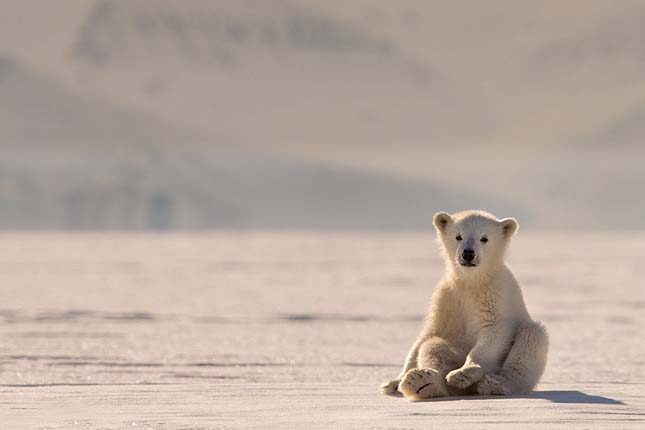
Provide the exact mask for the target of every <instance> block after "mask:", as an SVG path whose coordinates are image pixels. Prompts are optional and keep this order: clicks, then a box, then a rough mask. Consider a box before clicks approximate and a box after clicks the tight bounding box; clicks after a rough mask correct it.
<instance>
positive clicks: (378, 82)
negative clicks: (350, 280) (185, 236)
mask: <svg viewBox="0 0 645 430" xmlns="http://www.w3.org/2000/svg"><path fill="white" fill-rule="evenodd" d="M10 3H11V2H10ZM5 10H6V13H4V14H3V15H2V16H0V50H1V52H5V53H6V54H3V55H4V56H3V57H2V58H4V59H5V60H3V61H0V145H1V146H2V148H3V150H4V151H5V154H4V156H3V157H2V160H0V161H1V162H0V175H1V176H0V177H1V178H2V183H1V186H2V193H3V194H2V196H3V197H2V199H3V200H2V205H3V209H2V211H3V212H2V213H3V214H4V215H2V217H0V221H2V220H4V221H2V222H3V223H4V224H3V225H4V226H5V227H10V226H14V227H15V226H22V227H25V228H27V227H29V228H32V227H48V226H49V227H60V226H63V227H69V228H91V227H96V228H118V227H122V228H142V227H143V228H170V227H186V228H189V227H193V228H200V227H208V226H211V227H212V226H215V227H219V226H222V227H224V226H233V227H239V228H247V227H253V226H257V227H285V228H286V227H289V226H292V227H312V228H313V227H318V228H332V227H338V228H354V227H360V226H363V227H365V228H381V227H382V228H399V227H401V228H403V227H408V228H414V227H417V226H428V225H429V224H428V222H429V219H428V218H426V215H427V214H426V210H427V211H430V212H431V211H432V210H434V209H435V208H440V209H446V210H449V209H450V208H453V207H454V208H464V207H476V206H480V207H482V208H484V209H496V208H497V209H499V210H500V211H501V212H502V213H500V214H508V212H507V210H510V209H513V210H514V211H515V213H516V214H523V215H524V216H523V219H522V221H523V226H527V225H533V226H540V227H549V228H567V229H571V228H578V229H588V228H612V229H615V228H633V227H643V225H644V224H643V220H645V206H644V205H645V202H644V201H643V199H640V198H638V197H639V196H640V195H641V194H642V189H641V188H642V185H641V184H642V183H643V182H644V181H645V173H644V170H643V169H642V160H644V159H645V151H644V150H643V149H642V148H643V145H642V139H643V137H644V136H645V129H644V128H643V127H642V123H643V121H642V119H643V117H644V116H643V113H642V112H643V100H645V86H643V84H642V79H641V76H642V73H643V71H645V70H644V68H645V57H643V56H642V55H641V54H640V53H639V46H640V45H642V43H640V42H641V41H642V40H645V31H643V26H641V25H640V22H641V17H642V16H645V7H643V4H642V2H638V1H630V0H626V1H624V2H621V7H620V8H616V7H614V6H613V5H611V4H609V3H607V2H604V1H578V0H572V1H571V2H567V3H566V4H558V5H557V6H556V5H552V4H547V3H531V4H528V3H518V2H514V1H507V0H499V1H494V2H482V3H464V2H424V1H419V0H402V1H400V2H391V1H387V0H353V1H350V2H328V1H322V0H302V1H291V2H289V1H281V0H270V1H269V0H267V1H260V0H257V1H252V0H240V1H235V2H230V1H224V0H215V1H206V0H186V1H182V2H175V1H170V0H158V1H155V2H149V1H143V0H130V1H127V0H97V1H92V2H85V1H77V0H69V1H66V2H63V3H58V2H56V3H50V2H37V1H35V0H24V1H22V2H15V3H12V4H7V7H6V8H5ZM34 10H37V11H38V14H35V13H34ZM415 202H416V203H415ZM419 202H424V203H419ZM427 202H431V203H427ZM510 202H512V204H511V203H510ZM416 204H419V206H415V205H416ZM426 204H427V206H425V205H426ZM332 209H333V210H332ZM615 213H620V214H621V222H620V223H610V224H609V225H608V224H607V220H608V219H611V218H613V217H614V214H615ZM527 220H528V223H527V222H525V221H527Z"/></svg>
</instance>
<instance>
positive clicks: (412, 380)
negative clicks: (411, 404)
mask: <svg viewBox="0 0 645 430" xmlns="http://www.w3.org/2000/svg"><path fill="white" fill-rule="evenodd" d="M399 391H400V392H401V393H403V395H404V396H405V397H406V398H407V399H409V400H421V399H428V398H430V397H443V396H447V395H448V390H447V388H446V383H445V381H444V380H443V378H442V377H441V375H440V374H439V372H437V371H436V370H434V369H411V370H409V371H408V373H406V374H405V376H404V377H403V380H402V381H401V383H400V384H399Z"/></svg>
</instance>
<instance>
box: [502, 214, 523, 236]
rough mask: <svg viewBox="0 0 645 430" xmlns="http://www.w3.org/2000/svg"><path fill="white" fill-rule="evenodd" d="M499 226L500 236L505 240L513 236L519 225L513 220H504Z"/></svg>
mask: <svg viewBox="0 0 645 430" xmlns="http://www.w3.org/2000/svg"><path fill="white" fill-rule="evenodd" d="M499 224H500V225H501V226H502V234H503V235H504V237H505V238H507V239H508V238H509V237H511V236H513V235H514V234H515V232H516V231H517V229H518V228H519V224H518V223H517V220H516V219H515V218H504V219H503V220H501V221H500V222H499Z"/></svg>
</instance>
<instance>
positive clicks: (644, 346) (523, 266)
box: [0, 220, 645, 429]
mask: <svg viewBox="0 0 645 430" xmlns="http://www.w3.org/2000/svg"><path fill="white" fill-rule="evenodd" d="M608 222H609V220H608ZM644 239H645V236H644V235H643V234H632V233H620V234H615V233H612V234H593V235H591V234H581V233H571V234H568V233H566V232H563V233H557V234H539V233H533V232H530V233H527V232H523V231H520V232H519V235H518V237H517V238H516V239H515V243H514V244H513V245H512V248H511V256H510V259H511V263H512V265H513V267H514V270H515V272H516V275H517V277H518V278H519V280H520V282H521V283H522V285H523V289H524V294H525V299H526V302H527V304H528V307H529V310H530V311H531V313H532V314H533V316H534V317H535V318H536V319H539V320H541V321H543V322H544V323H545V324H546V325H547V327H548V329H549V332H550V335H551V351H550V356H549V365H548V367H547V371H546V373H545V375H544V378H543V381H542V383H541V384H540V386H539V388H538V391H537V392H536V393H535V394H534V395H531V396H517V397H511V398H476V397H473V398H458V399H455V398H452V399H445V400H438V401H429V402H420V403H410V402H408V401H406V400H404V399H403V398H399V397H388V396H383V395H381V394H380V393H379V390H378V386H379V384H380V383H381V382H383V381H385V380H387V379H389V378H391V377H393V376H395V375H396V374H397V372H398V371H399V366H400V365H401V362H402V360H403V358H404V355H405V353H406V352H407V348H408V347H409V345H410V343H411V342H412V341H413V339H414V337H415V335H416V332H417V330H418V328H419V325H420V320H421V318H422V316H423V313H424V311H425V308H426V305H427V301H428V299H429V297H430V294H431V293H432V288H433V285H434V283H435V282H436V281H437V279H438V278H439V276H440V274H441V271H442V263H441V261H440V259H439V255H438V252H437V250H436V246H435V244H434V240H433V237H432V236H431V235H429V234H407V235H402V234H327V235H322V234H313V233H312V234H301V233H281V234H268V233H267V234H264V233H244V234H238V233H211V234H172V235H151V234H102V235H99V234H81V233H79V234H4V235H2V236H0V243H1V244H2V246H0V276H1V279H2V287H1V288H0V321H2V323H1V324H0V339H1V341H0V417H1V424H0V427H1V428H2V429H17V428H21V429H22V428H24V429H40V428H43V429H44V428H47V429H58V428H76V429H85V428H87V429H98V428H101V429H113V428H152V429H228V428H257V429H267V428H292V429H336V428H356V429H359V428H360V429H411V428H424V429H433V428H437V429H439V428H441V429H445V428H459V429H462V428H473V429H487V428H505V429H517V428H520V426H521V428H544V429H552V428H558V429H561V428H572V429H603V428H606V429H617V428H620V429H623V428H633V429H642V428H644V427H645V395H644V394H643V388H645V370H644V368H645V361H644V359H643V356H644V353H645V343H644V342H643V335H642V331H641V330H642V328H643V327H644V323H645V312H644V311H645V286H644V285H643V279H644V278H645V266H644V265H643V264H642V260H643V258H645V247H644V246H643V240H644Z"/></svg>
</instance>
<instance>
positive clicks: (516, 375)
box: [477, 322, 549, 395]
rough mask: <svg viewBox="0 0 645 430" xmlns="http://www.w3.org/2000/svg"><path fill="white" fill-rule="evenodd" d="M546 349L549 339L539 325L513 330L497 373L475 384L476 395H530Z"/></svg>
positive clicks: (541, 367) (540, 372)
mask: <svg viewBox="0 0 645 430" xmlns="http://www.w3.org/2000/svg"><path fill="white" fill-rule="evenodd" d="M548 347H549V338H548V336H547V333H546V330H545V329H544V327H543V326H542V324H540V323H538V322H531V323H528V324H524V325H523V326H521V327H520V328H519V329H518V330H517V333H516V334H515V339H514V341H513V346H512V347H511V349H510V351H509V352H508V356H507V357H506V360H504V364H503V365H502V368H501V370H500V371H499V372H497V373H495V374H487V375H484V377H483V378H482V379H481V381H479V383H478V384H477V392H478V393H479V394H484V395H490V394H493V395H507V394H526V393H529V392H531V390H533V387H535V385H536V384H537V383H538V381H539V379H540V376H542V372H543V371H544V367H545V366H546V355H547V350H548Z"/></svg>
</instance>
